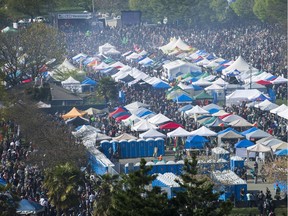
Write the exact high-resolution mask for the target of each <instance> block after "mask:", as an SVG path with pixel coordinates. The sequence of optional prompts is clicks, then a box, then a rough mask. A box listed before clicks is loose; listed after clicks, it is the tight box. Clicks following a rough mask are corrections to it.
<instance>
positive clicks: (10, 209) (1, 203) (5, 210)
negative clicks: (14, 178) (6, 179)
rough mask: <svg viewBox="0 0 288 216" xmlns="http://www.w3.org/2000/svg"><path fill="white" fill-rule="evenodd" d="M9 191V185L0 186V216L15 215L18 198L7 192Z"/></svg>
mask: <svg viewBox="0 0 288 216" xmlns="http://www.w3.org/2000/svg"><path fill="white" fill-rule="evenodd" d="M10 190H11V184H7V185H5V186H3V185H0V216H10V215H16V209H17V201H19V197H17V196H16V195H15V194H13V193H11V192H9V191H10Z"/></svg>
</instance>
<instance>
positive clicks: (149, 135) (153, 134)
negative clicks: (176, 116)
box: [139, 128, 166, 139]
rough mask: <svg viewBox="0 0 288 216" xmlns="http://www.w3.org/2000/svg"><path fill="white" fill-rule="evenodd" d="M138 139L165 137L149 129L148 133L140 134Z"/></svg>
mask: <svg viewBox="0 0 288 216" xmlns="http://www.w3.org/2000/svg"><path fill="white" fill-rule="evenodd" d="M139 137H140V138H142V139H148V138H158V137H161V138H165V137H166V135H165V134H162V133H160V132H159V131H157V130H156V129H153V128H151V129H149V130H148V131H146V132H144V133H142V134H139Z"/></svg>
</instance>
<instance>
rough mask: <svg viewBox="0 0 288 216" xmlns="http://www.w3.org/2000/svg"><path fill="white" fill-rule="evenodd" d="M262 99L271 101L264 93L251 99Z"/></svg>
mask: <svg viewBox="0 0 288 216" xmlns="http://www.w3.org/2000/svg"><path fill="white" fill-rule="evenodd" d="M264 100H269V101H271V98H269V97H266V96H265V95H263V94H261V95H260V96H259V97H257V98H255V99H254V100H252V101H264Z"/></svg>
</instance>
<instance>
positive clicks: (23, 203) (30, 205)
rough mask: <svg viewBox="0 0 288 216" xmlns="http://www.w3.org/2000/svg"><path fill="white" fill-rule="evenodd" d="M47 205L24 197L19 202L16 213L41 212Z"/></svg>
mask: <svg viewBox="0 0 288 216" xmlns="http://www.w3.org/2000/svg"><path fill="white" fill-rule="evenodd" d="M44 211H45V207H44V206H42V205H40V204H39V203H37V202H33V201H31V200H27V199H22V200H20V202H19V203H18V207H17V209H16V213H18V214H23V215H28V214H37V213H39V212H44Z"/></svg>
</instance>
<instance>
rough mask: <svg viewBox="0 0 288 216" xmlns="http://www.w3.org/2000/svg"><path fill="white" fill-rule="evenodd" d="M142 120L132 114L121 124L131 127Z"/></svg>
mask: <svg viewBox="0 0 288 216" xmlns="http://www.w3.org/2000/svg"><path fill="white" fill-rule="evenodd" d="M141 120H142V118H140V117H138V116H137V115H135V114H132V115H131V116H129V117H128V118H127V119H124V120H122V122H123V124H124V125H126V126H129V125H130V126H133V125H134V124H136V123H137V122H139V121H141Z"/></svg>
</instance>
